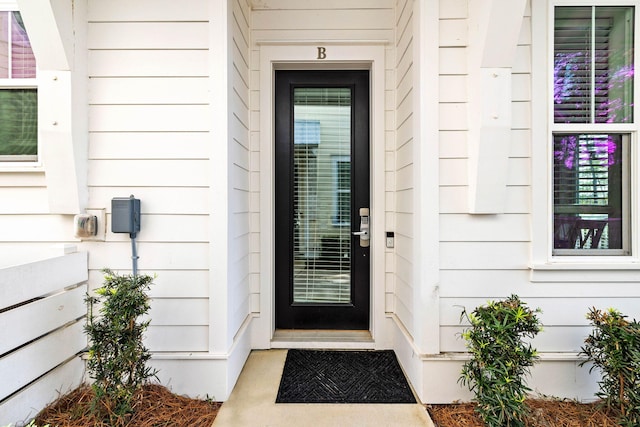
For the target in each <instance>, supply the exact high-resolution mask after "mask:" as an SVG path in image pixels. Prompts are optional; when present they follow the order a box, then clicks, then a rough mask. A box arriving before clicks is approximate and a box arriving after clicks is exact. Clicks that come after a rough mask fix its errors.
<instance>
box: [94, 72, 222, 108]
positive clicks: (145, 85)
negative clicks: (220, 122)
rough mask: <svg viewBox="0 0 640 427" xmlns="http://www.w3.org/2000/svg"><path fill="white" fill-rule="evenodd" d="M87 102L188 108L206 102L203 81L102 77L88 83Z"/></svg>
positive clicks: (191, 78)
mask: <svg viewBox="0 0 640 427" xmlns="http://www.w3.org/2000/svg"><path fill="white" fill-rule="evenodd" d="M89 102H90V103H91V104H93V105H98V104H100V105H104V104H123V105H135V104H145V105H148V104H160V105H162V104H166V105H175V104H178V105H185V104H186V105H189V104H207V103H208V102H209V81H208V79H207V78H206V77H173V76H161V77H154V78H140V77H119V78H116V77H104V78H94V79H92V81H91V91H90V92H89Z"/></svg>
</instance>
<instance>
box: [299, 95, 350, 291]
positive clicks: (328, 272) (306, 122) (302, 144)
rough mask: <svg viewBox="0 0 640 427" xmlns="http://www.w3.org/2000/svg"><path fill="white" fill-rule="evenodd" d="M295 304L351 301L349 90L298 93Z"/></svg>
mask: <svg viewBox="0 0 640 427" xmlns="http://www.w3.org/2000/svg"><path fill="white" fill-rule="evenodd" d="M293 145H294V165H293V166H294V182H293V188H294V192H293V204H294V233H293V235H294V242H293V246H294V247H293V252H294V257H293V259H294V261H293V262H294V266H293V271H294V278H293V280H294V284H293V291H294V302H295V303H348V302H350V301H351V254H350V245H351V221H350V218H351V213H350V212H351V194H350V188H351V163H350V159H351V89H350V88H313V87H309V88H296V89H294V144H293Z"/></svg>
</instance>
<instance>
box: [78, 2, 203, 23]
mask: <svg viewBox="0 0 640 427" xmlns="http://www.w3.org/2000/svg"><path fill="white" fill-rule="evenodd" d="M88 4H89V7H88V18H89V22H119V21H122V22H145V21H146V22H166V21H173V22H175V21H187V22H189V21H200V20H202V17H204V16H208V7H209V6H208V2H207V1H206V0H182V1H180V2H175V1H174V0H153V1H137V2H133V3H132V2H130V1H127V0H110V1H109V2H105V1H102V0H89V2H88Z"/></svg>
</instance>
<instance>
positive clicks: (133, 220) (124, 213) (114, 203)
mask: <svg viewBox="0 0 640 427" xmlns="http://www.w3.org/2000/svg"><path fill="white" fill-rule="evenodd" d="M111 231H112V232H113V233H129V234H135V233H137V232H138V231H140V199H136V198H135V197H133V196H131V197H114V198H113V199H111Z"/></svg>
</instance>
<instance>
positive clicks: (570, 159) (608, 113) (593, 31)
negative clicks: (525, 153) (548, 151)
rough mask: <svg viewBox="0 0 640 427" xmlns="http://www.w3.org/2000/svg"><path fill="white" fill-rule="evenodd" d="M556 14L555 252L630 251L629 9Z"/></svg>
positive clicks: (574, 9)
mask: <svg viewBox="0 0 640 427" xmlns="http://www.w3.org/2000/svg"><path fill="white" fill-rule="evenodd" d="M554 12H555V14H554V33H553V34H554V40H553V48H554V56H553V59H554V63H553V65H554V68H553V73H554V75H553V83H554V84H553V123H552V125H551V126H552V133H553V137H552V139H553V142H552V144H553V146H552V155H553V254H554V255H629V254H630V253H631V247H630V242H631V238H630V236H631V226H630V215H631V180H630V177H631V144H632V141H633V140H634V138H635V132H634V129H633V127H632V126H630V125H632V124H633V123H634V108H633V107H634V105H633V104H634V99H633V92H634V87H633V86H634V78H633V77H634V43H633V40H634V13H635V10H634V7H632V6H557V7H555V8H554Z"/></svg>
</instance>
